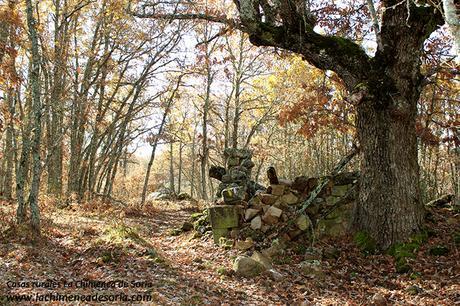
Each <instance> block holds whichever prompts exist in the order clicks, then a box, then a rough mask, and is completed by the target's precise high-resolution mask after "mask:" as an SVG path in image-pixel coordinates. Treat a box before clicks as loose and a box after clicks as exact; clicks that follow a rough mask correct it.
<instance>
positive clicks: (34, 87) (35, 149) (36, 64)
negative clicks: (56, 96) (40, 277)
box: [26, 0, 42, 234]
mask: <svg viewBox="0 0 460 306" xmlns="http://www.w3.org/2000/svg"><path fill="white" fill-rule="evenodd" d="M26 5H27V26H28V28H29V38H30V41H31V44H32V46H31V51H32V52H31V53H32V58H31V61H32V65H31V71H30V86H31V96H32V108H33V119H34V122H33V127H34V128H33V140H32V146H31V149H32V157H33V167H32V184H31V186H30V194H29V205H30V211H31V226H32V228H33V230H34V232H35V233H36V234H40V210H39V207H38V193H39V188H40V174H41V161H40V141H41V117H42V113H41V112H42V110H41V97H40V54H39V52H38V35H37V31H36V29H35V24H36V21H35V18H34V16H33V6H32V1H31V0H27V1H26Z"/></svg>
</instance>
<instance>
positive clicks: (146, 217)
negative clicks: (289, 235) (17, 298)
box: [0, 202, 460, 305]
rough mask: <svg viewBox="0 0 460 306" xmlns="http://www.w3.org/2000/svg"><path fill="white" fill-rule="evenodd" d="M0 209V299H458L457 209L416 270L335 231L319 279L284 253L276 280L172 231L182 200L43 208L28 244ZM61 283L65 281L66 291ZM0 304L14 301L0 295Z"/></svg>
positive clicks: (182, 212) (186, 210)
mask: <svg viewBox="0 0 460 306" xmlns="http://www.w3.org/2000/svg"><path fill="white" fill-rule="evenodd" d="M0 209H1V210H2V211H1V213H2V216H3V218H2V219H1V220H2V222H3V227H1V228H0V229H1V230H2V232H3V234H2V236H1V240H0V276H1V277H0V280H1V284H0V296H1V295H5V294H9V295H11V294H16V295H30V294H33V295H35V294H37V293H38V294H42V295H43V294H57V293H59V294H61V295H65V294H67V295H72V294H77V295H94V294H96V293H97V294H99V295H103V294H105V295H117V294H118V295H120V294H124V295H126V296H132V295H135V294H136V295H139V296H140V297H142V298H145V297H148V296H150V297H151V298H152V301H150V302H136V303H134V302H131V303H128V304H134V305H137V304H145V305H157V304H158V305H205V304H208V305H220V304H229V305H237V304H246V305H273V304H275V305H284V304H291V305H292V304H301V303H304V304H305V305H315V304H317V305H325V304H327V305H332V304H337V305H343V304H346V303H347V302H349V303H351V304H369V302H370V299H371V298H372V297H375V295H376V294H377V295H381V296H383V297H384V298H385V299H386V300H387V302H388V303H390V304H398V303H399V304H406V305H407V304H413V305H422V304H426V305H434V304H437V305H452V304H453V303H460V293H459V292H460V285H459V282H458V279H459V276H460V271H459V259H458V258H459V256H458V255H459V250H458V249H457V248H456V247H455V246H454V245H453V244H452V241H451V238H446V237H447V236H446V235H444V234H443V233H445V231H448V230H449V231H451V232H453V231H455V230H457V231H458V230H459V226H458V216H453V217H452V216H451V217H449V218H450V219H449V220H450V221H452V218H456V219H455V220H457V223H456V224H455V225H451V224H448V223H447V221H446V220H447V219H446V220H444V221H446V222H445V223H442V224H443V225H442V226H437V227H438V230H439V233H438V234H437V235H435V236H434V238H433V239H434V240H433V241H430V243H431V244H436V243H440V242H443V243H447V244H449V246H450V247H451V252H450V255H449V256H441V257H436V258H432V257H431V258H430V257H427V255H426V252H427V251H426V249H421V250H420V252H419V255H418V256H417V259H416V261H415V262H414V263H413V266H414V267H416V268H417V271H416V272H417V273H413V274H408V275H405V274H404V275H401V274H397V273H395V271H394V263H393V260H392V258H391V257H390V256H388V255H378V256H377V255H375V256H368V257H364V256H363V255H362V254H360V253H359V251H358V250H356V248H355V247H354V244H353V243H351V242H350V241H348V240H347V239H345V238H344V239H342V240H341V241H329V242H324V243H323V244H322V245H320V247H328V246H331V245H334V246H335V247H339V249H340V256H339V257H338V258H336V259H328V260H324V261H323V262H322V265H323V270H324V272H325V277H324V279H315V278H310V277H308V276H304V275H303V274H302V272H301V269H300V268H299V265H298V263H299V262H300V261H302V260H303V258H302V256H299V255H296V254H294V253H292V252H288V253H286V256H285V258H284V259H285V260H284V263H283V264H279V265H276V266H275V268H276V270H277V271H279V272H280V273H281V274H282V275H283V277H282V278H281V279H278V280H273V279H271V278H270V277H268V275H266V274H264V275H262V276H259V277H256V278H252V279H245V278H241V277H238V276H236V275H233V274H232V273H231V265H232V260H233V259H234V258H235V257H236V256H237V255H238V252H237V251H236V250H224V249H222V248H220V247H217V246H215V245H214V244H213V243H212V241H211V237H210V236H209V235H208V236H204V237H201V238H195V239H194V238H193V235H194V234H193V232H188V233H183V234H181V235H179V236H171V234H170V233H171V230H172V229H174V228H177V227H180V225H181V224H182V223H183V222H184V221H186V220H188V219H189V216H190V214H191V212H192V211H193V206H190V205H188V204H187V203H186V202H182V203H173V204H166V203H165V205H163V206H161V207H157V208H149V209H145V210H143V211H138V210H132V209H128V210H122V209H107V207H94V206H92V207H78V208H74V209H62V210H55V209H52V208H48V210H47V209H45V213H44V216H43V220H44V222H43V228H44V230H43V232H44V233H43V237H42V238H41V239H40V241H38V242H37V243H35V244H32V243H30V242H28V237H27V235H25V232H24V230H21V229H20V228H15V229H14V230H13V231H5V228H6V224H5V222H7V221H8V220H9V219H8V218H12V217H13V215H14V207H13V206H5V205H3V206H0ZM443 218H444V217H443ZM455 220H454V221H455ZM443 239H444V241H443ZM446 239H447V240H446ZM449 239H450V240H449ZM427 247H428V246H427ZM82 280H89V281H92V283H90V284H93V285H92V287H93V288H80V287H82V286H81V285H82V282H81V281H82ZM33 281H42V282H43V281H48V283H50V284H51V283H53V282H54V283H55V284H57V286H59V288H54V289H49V288H31V287H30V283H32V282H33ZM52 281H53V282H52ZM97 281H100V282H102V283H104V284H110V283H109V282H113V281H122V282H121V283H120V282H119V283H117V284H116V285H117V286H118V285H119V284H125V285H124V286H125V287H123V288H118V287H115V288H94V287H95V285H94V284H96V283H95V282H97ZM7 282H10V283H9V285H10V287H12V284H13V285H14V284H16V286H18V285H19V284H20V283H21V282H22V283H24V282H29V287H25V288H18V287H15V288H8V286H7ZM123 282H124V283H123ZM64 283H67V284H73V286H72V287H69V288H66V287H64V285H63V284H64ZM100 284H101V283H99V285H100ZM77 287H78V288H77ZM0 304H2V301H0ZM3 304H7V305H15V304H16V303H12V302H10V303H8V302H6V301H5V300H3ZM24 304H30V303H24ZM39 304H40V305H42V304H46V303H39ZM48 304H51V303H48ZM55 304H56V303H55ZM67 304H69V305H86V304H88V303H87V302H80V303H77V302H71V303H70V302H69V303H67ZM95 304H97V303H95ZM112 304H120V302H119V301H118V302H113V303H112Z"/></svg>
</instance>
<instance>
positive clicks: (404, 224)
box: [355, 97, 423, 249]
mask: <svg viewBox="0 0 460 306" xmlns="http://www.w3.org/2000/svg"><path fill="white" fill-rule="evenodd" d="M394 98H395V99H396V101H398V100H399V101H400V102H401V103H406V104H407V106H408V109H407V110H406V111H401V110H400V109H399V110H398V108H397V107H396V106H395V105H393V102H392V101H375V100H367V101H363V103H362V104H360V106H359V107H358V108H357V112H358V116H357V123H358V137H359V142H360V146H361V152H362V156H361V157H362V158H361V176H360V184H359V203H358V205H357V207H356V214H355V224H356V227H357V229H358V230H364V231H366V232H368V233H369V234H370V235H371V236H372V237H373V238H374V239H375V240H376V241H377V242H378V243H379V244H380V247H381V248H382V249H386V248H388V247H389V246H391V245H392V244H394V243H396V242H399V241H403V240H405V239H407V237H410V236H411V235H413V234H414V233H416V232H417V231H419V230H420V228H421V224H422V219H423V205H422V204H421V202H420V198H419V196H420V190H419V166H418V160H417V137H416V134H415V114H416V111H415V107H416V102H414V101H404V99H403V98H402V97H394ZM415 101H416V100H415ZM385 105H389V106H385Z"/></svg>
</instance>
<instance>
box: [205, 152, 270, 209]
mask: <svg viewBox="0 0 460 306" xmlns="http://www.w3.org/2000/svg"><path fill="white" fill-rule="evenodd" d="M224 156H225V166H226V168H222V167H216V166H214V167H211V170H210V176H211V177H213V178H216V179H218V180H220V181H221V183H220V184H219V187H218V190H217V193H216V196H217V198H220V197H221V196H222V197H223V200H224V202H225V204H229V205H233V204H238V203H239V202H240V201H242V200H246V201H247V200H249V198H250V197H252V196H254V194H255V192H256V191H257V190H260V189H264V188H263V186H261V185H259V184H257V183H255V182H254V181H251V179H250V178H251V172H252V168H254V162H253V161H252V160H251V158H252V152H251V151H250V150H246V149H233V148H228V149H226V150H225V151H224ZM224 191H225V192H224Z"/></svg>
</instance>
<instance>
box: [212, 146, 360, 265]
mask: <svg viewBox="0 0 460 306" xmlns="http://www.w3.org/2000/svg"><path fill="white" fill-rule="evenodd" d="M225 157H226V169H224V168H222V167H214V170H213V171H214V172H219V173H220V175H221V176H220V177H218V176H216V175H212V174H211V171H210V175H211V177H214V178H218V179H219V178H220V180H221V184H220V185H219V191H218V193H217V196H218V198H219V200H218V201H216V203H218V204H217V205H215V206H214V207H211V208H210V209H209V216H210V221H211V226H212V231H213V236H214V241H215V242H216V243H222V241H226V242H225V244H226V245H228V244H229V242H228V240H231V241H232V242H231V243H230V244H231V245H232V246H234V247H235V248H237V249H239V250H242V251H247V250H252V251H255V250H261V251H262V254H263V253H273V252H271V251H270V249H271V248H273V241H278V242H280V241H282V243H281V244H282V245H284V244H285V243H288V242H293V241H297V240H301V241H304V242H305V243H306V244H308V242H307V241H308V240H310V239H311V238H312V236H313V235H315V236H335V235H338V234H342V233H344V232H345V231H347V229H348V227H349V221H350V217H351V210H352V205H353V202H354V200H355V197H356V188H357V187H356V183H357V180H358V177H359V173H357V172H351V173H340V174H338V175H335V176H334V177H328V182H329V183H328V184H327V185H326V186H325V187H324V188H323V189H322V190H321V192H320V193H319V195H318V196H317V197H316V198H315V200H314V201H313V203H312V205H310V206H308V208H307V209H306V210H305V211H304V212H303V213H301V214H299V211H300V210H299V209H300V208H301V207H302V204H303V203H304V201H305V200H306V199H307V198H308V197H309V195H310V193H311V192H312V191H313V190H314V189H315V188H316V187H317V186H318V185H319V184H320V181H321V180H322V179H323V178H308V177H305V176H301V177H297V178H295V179H294V180H293V181H290V180H286V179H278V177H277V175H276V171H275V169H274V168H272V167H270V168H269V170H268V171H267V176H268V178H269V181H270V182H271V184H270V186H269V187H268V188H264V187H263V186H261V185H259V184H257V183H255V182H253V181H251V180H250V175H251V169H252V168H253V167H254V163H253V162H252V161H251V157H252V153H251V152H250V151H248V150H240V149H227V150H226V151H225ZM216 169H218V171H216ZM219 204H220V205H219ZM264 255H266V256H267V257H270V254H264ZM271 255H273V254H271Z"/></svg>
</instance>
